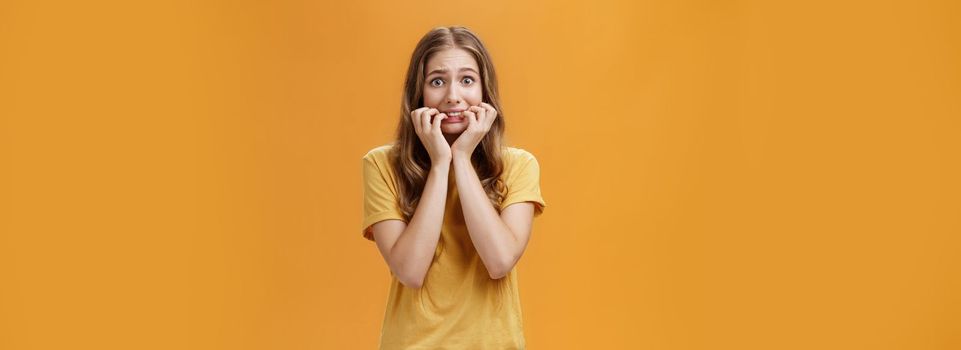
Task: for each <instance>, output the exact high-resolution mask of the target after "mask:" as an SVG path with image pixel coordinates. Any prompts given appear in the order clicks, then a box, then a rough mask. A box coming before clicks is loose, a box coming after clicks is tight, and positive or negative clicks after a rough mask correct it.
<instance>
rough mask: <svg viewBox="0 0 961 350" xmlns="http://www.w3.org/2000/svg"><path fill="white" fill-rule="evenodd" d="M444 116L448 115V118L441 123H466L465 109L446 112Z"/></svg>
mask: <svg viewBox="0 0 961 350" xmlns="http://www.w3.org/2000/svg"><path fill="white" fill-rule="evenodd" d="M444 114H446V115H447V118H444V120H441V121H440V122H441V123H460V122H462V121H464V110H463V109H461V110H451V111H446V112H444Z"/></svg>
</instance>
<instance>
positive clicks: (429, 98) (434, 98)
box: [424, 89, 443, 108]
mask: <svg viewBox="0 0 961 350" xmlns="http://www.w3.org/2000/svg"><path fill="white" fill-rule="evenodd" d="M441 98H443V96H441V95H440V94H437V93H436V92H433V91H431V90H429V89H428V90H425V91H424V106H427V107H434V108H436V107H437V106H438V105H440V100H441Z"/></svg>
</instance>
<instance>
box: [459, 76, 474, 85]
mask: <svg viewBox="0 0 961 350" xmlns="http://www.w3.org/2000/svg"><path fill="white" fill-rule="evenodd" d="M462 81H463V82H464V85H470V84H473V83H474V78H472V77H464V79H463V80H462Z"/></svg>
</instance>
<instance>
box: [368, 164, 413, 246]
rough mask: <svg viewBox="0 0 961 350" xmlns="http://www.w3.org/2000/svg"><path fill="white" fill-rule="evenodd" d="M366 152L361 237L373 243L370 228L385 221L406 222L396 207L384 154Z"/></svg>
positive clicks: (395, 197) (394, 193)
mask: <svg viewBox="0 0 961 350" xmlns="http://www.w3.org/2000/svg"><path fill="white" fill-rule="evenodd" d="M373 152H374V151H372V152H368V153H367V154H366V155H364V157H363V182H364V217H363V223H362V227H363V236H364V238H366V239H368V240H370V241H373V240H374V234H373V231H372V230H371V226H372V225H373V224H375V223H377V222H380V221H383V220H387V219H397V220H402V221H406V220H405V219H404V215H403V214H402V213H401V211H400V208H399V207H398V202H397V195H396V191H395V190H394V186H393V184H392V183H391V182H390V181H389V180H388V179H390V175H389V169H388V168H387V167H388V166H389V164H388V163H387V161H386V160H387V158H386V156H385V155H384V154H375V153H373Z"/></svg>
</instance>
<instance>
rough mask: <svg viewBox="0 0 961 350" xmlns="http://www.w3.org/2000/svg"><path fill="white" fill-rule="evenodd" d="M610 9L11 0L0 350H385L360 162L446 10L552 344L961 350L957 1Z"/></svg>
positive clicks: (1, 139)
mask: <svg viewBox="0 0 961 350" xmlns="http://www.w3.org/2000/svg"><path fill="white" fill-rule="evenodd" d="M587 3H588V2H570V1H567V2H558V1H538V2H526V3H518V2H508V1H484V2H440V1H430V2H427V1H425V2H401V1H382V2H354V1H339V2H309V1H301V2H295V1H286V2H280V1H271V2H250V1H247V2H239V1H207V2H198V1H151V2H130V1H114V2H105V1H88V2H77V1H75V2H67V1H61V2H44V1H18V0H14V1H12V2H11V1H4V2H2V3H0V186H2V187H0V348H2V349H9V350H12V349H80V348H83V349H88V348H89V349H371V348H374V347H375V346H376V344H377V339H378V336H379V332H380V324H381V318H382V317H383V312H384V306H385V303H386V296H387V287H388V285H387V282H388V279H389V271H388V269H387V266H386V264H385V263H384V262H383V260H382V258H381V257H380V255H379V253H378V251H377V249H376V247H375V245H374V244H373V243H372V242H369V241H366V240H364V239H363V238H362V237H361V227H360V221H361V217H360V216H361V210H362V205H361V200H362V187H361V182H360V181H361V179H360V177H361V174H360V170H361V162H360V158H361V156H363V154H364V153H365V152H366V151H367V150H369V149H370V148H373V147H375V146H377V145H381V144H384V143H387V142H390V138H391V137H392V136H393V128H394V127H395V125H396V122H397V118H398V116H397V110H398V106H399V101H400V90H401V86H402V82H403V75H404V71H405V69H406V65H407V63H408V59H409V57H410V53H411V51H412V49H413V47H414V45H415V44H416V41H417V40H418V39H419V38H420V36H421V35H423V34H424V33H425V32H426V31H427V30H429V29H430V28H431V27H433V26H436V25H451V24H460V25H465V26H468V27H470V28H472V29H473V30H475V31H476V32H477V33H478V34H479V35H480V36H481V38H482V39H483V40H484V41H485V43H486V44H487V45H488V48H489V49H490V51H491V53H492V55H493V58H494V62H495V65H496V67H497V69H498V73H499V74H500V78H501V91H502V98H503V101H504V105H503V112H504V114H505V121H506V122H507V126H508V129H507V130H508V131H507V136H508V142H509V143H510V144H512V145H514V146H517V147H522V148H525V149H527V150H530V151H531V152H532V153H533V154H535V156H537V157H538V160H539V162H540V164H541V172H542V173H541V186H542V192H543V195H544V198H545V200H546V201H547V203H548V208H547V210H546V211H545V215H544V216H542V217H539V218H538V220H537V221H536V222H535V226H534V233H533V236H532V241H531V244H530V246H529V248H528V250H527V252H526V253H525V255H524V257H523V259H522V260H521V262H520V265H519V266H518V269H519V276H520V281H521V287H520V288H521V296H522V301H523V307H524V321H525V332H526V335H527V341H528V344H529V347H530V348H531V349H958V348H961V332H959V330H961V186H959V181H958V179H961V167H959V160H961V154H959V153H961V152H959V150H961V137H959V134H961V120H959V119H961V118H959V116H961V98H959V97H961V65H959V62H961V25H959V23H961V6H959V2H957V1H906V0H904V1H889V2H875V1H861V2H838V1H796V2H791V3H787V2H781V4H780V5H773V4H771V3H770V2H767V1H726V2H721V1H657V2H655V1H591V2H589V3H590V4H587Z"/></svg>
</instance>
